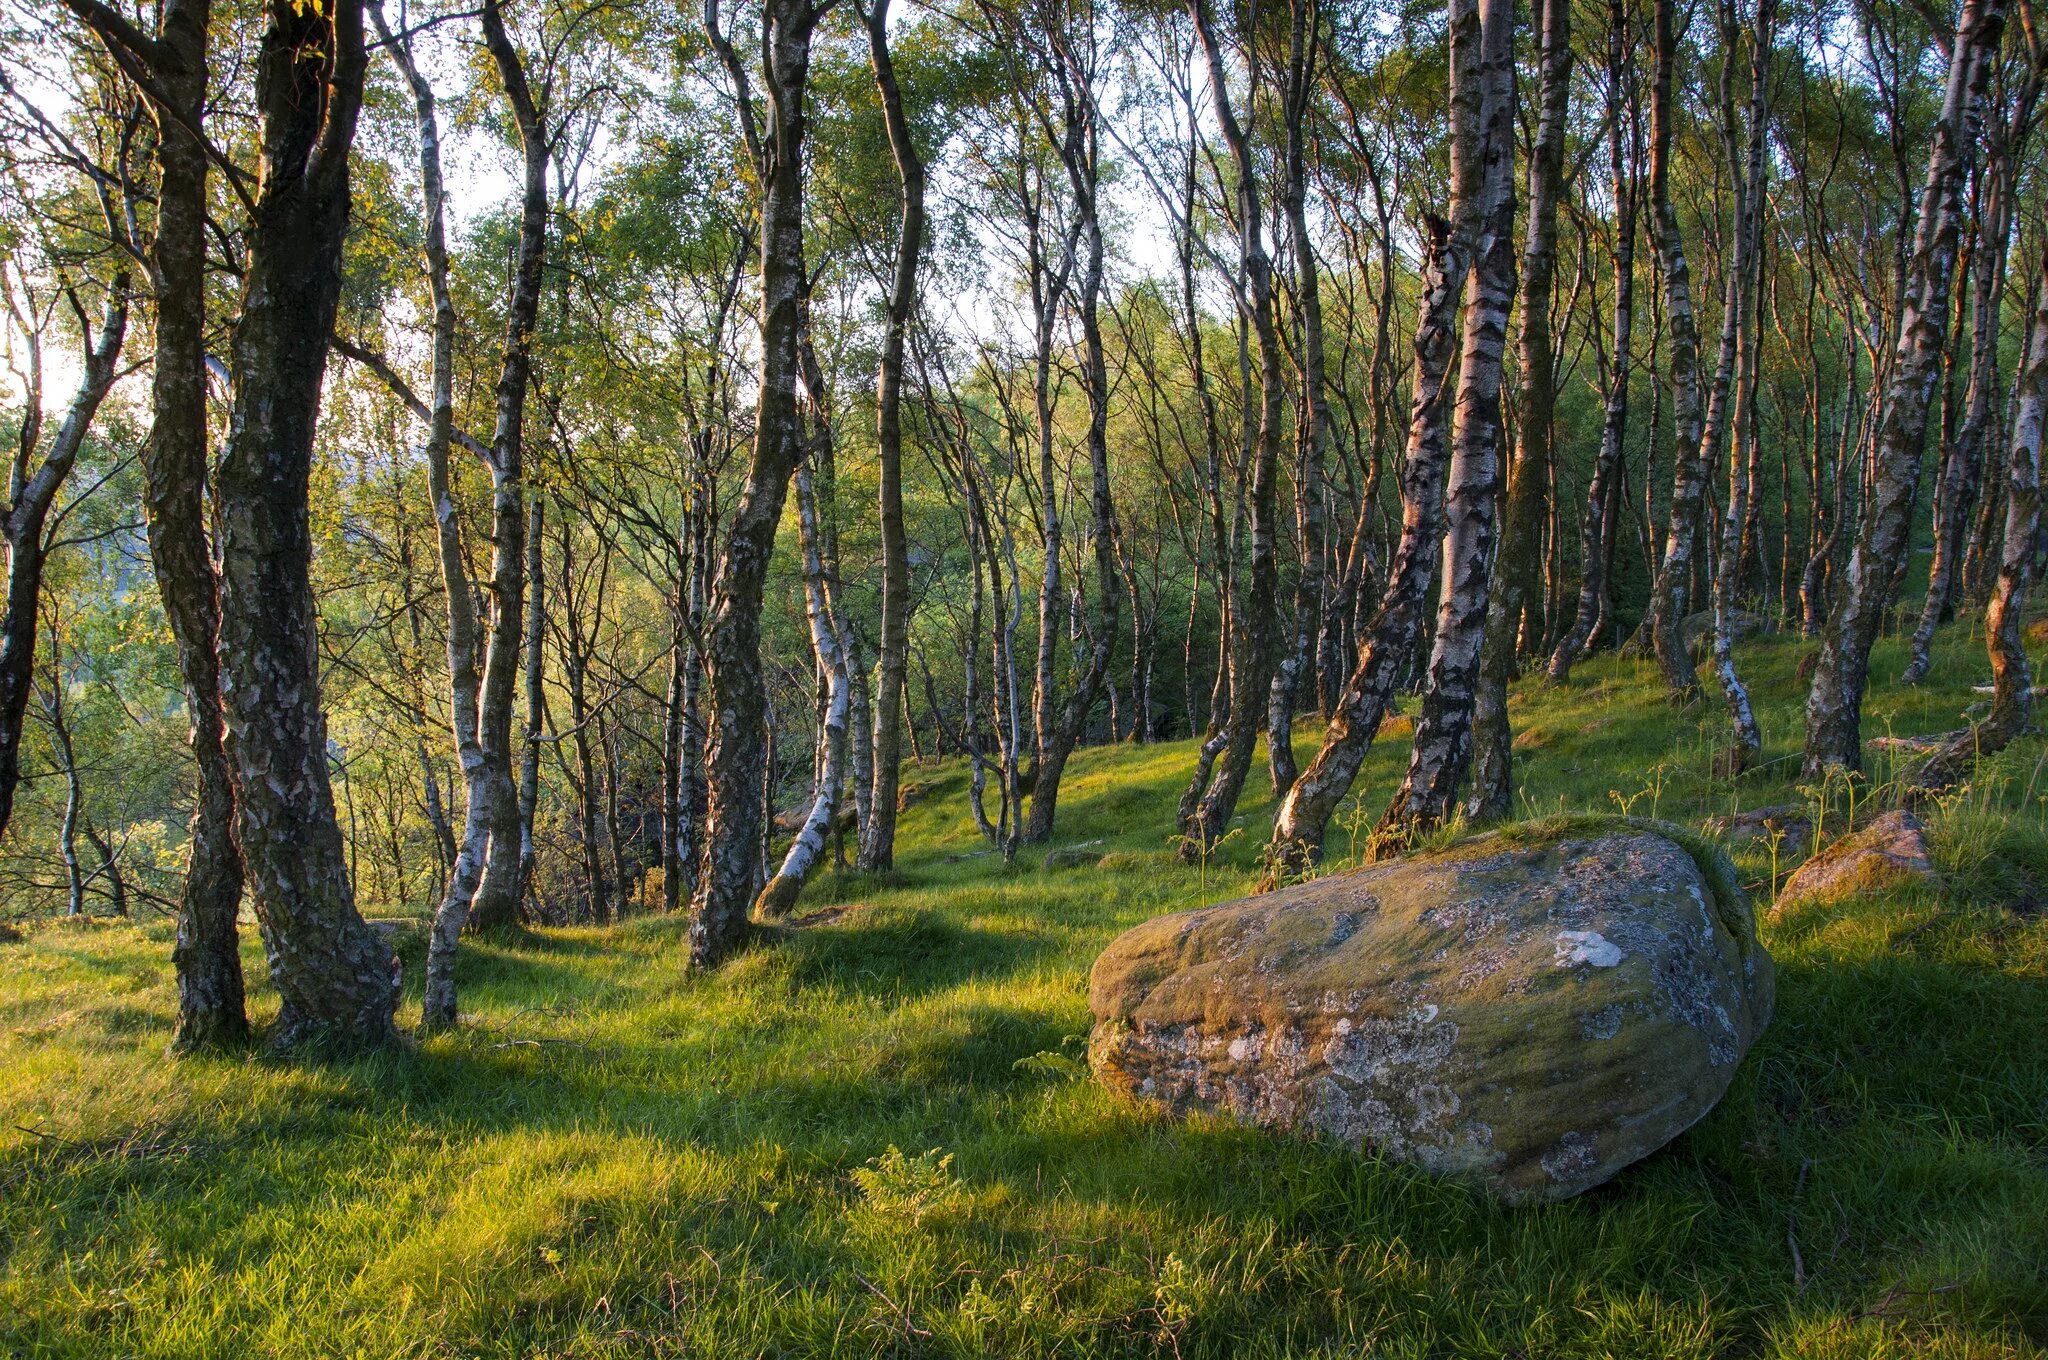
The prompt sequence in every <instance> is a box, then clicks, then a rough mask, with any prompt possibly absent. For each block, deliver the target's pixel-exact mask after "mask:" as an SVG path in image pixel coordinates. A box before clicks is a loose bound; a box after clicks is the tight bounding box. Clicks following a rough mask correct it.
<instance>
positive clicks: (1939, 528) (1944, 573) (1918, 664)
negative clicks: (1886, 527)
mask: <svg viewBox="0 0 2048 1360" xmlns="http://www.w3.org/2000/svg"><path fill="white" fill-rule="evenodd" d="M1988 152H1989V154H1988V155H1987V156H1986V158H1985V159H1986V164H1985V166H1984V171H1983V174H1982V176H1981V180H1980V183H1981V185H1982V190H1981V192H1980V193H1979V195H1978V199H1977V204H1976V219H1977V239H1976V242H1975V244H1974V246H1973V247H1972V249H1971V266H1970V268H1969V270H1968V271H1967V272H1968V273H1969V275H1970V285H1971V287H1970V370H1969V373H1970V377H1969V388H1968V391H1967V393H1966V395H1965V396H1964V399H1963V400H1964V407H1963V420H1962V424H1961V426H1960V427H1959V428H1958V429H1957V431H1956V436H1955V439H1954V440H1953V441H1952V442H1951V443H1950V445H1949V448H1948V452H1947V456H1946V457H1945V458H1944V459H1943V460H1942V471H1941V482H1940V485H1939V486H1938V488H1937V489H1936V491H1935V495H1934V516H1933V521H1934V560H1933V562H1932V563H1931V564H1929V566H1928V569H1927V597H1926V598H1925V599H1924V600H1922V601H1921V605H1920V623H1919V626H1917V627H1916V628H1914V630H1913V643H1912V648H1913V651H1912V657H1911V659H1910V660H1909V661H1907V663H1906V670H1905V673H1904V674H1902V675H1901V676H1900V677H1899V679H1900V681H1901V682H1902V683H1904V684H1908V685H1917V684H1919V683H1920V682H1921V681H1922V680H1924V679H1926V678H1927V672H1928V670H1929V669H1930V668H1931V667H1932V666H1933V664H1934V630H1935V629H1937V628H1939V627H1940V626H1941V625H1942V624H1944V623H1946V622H1948V621H1949V619H1950V618H1952V617H1953V616H1954V614H1955V602H1956V596H1957V594H1958V587H1959V586H1960V584H1961V581H1962V572H1961V566H1962V558H1963V552H1964V544H1963V535H1964V531H1965V530H1966V529H1968V527H1969V524H1970V511H1971V510H1972V509H1973V508H1974V507H1975V506H1976V504H1977V501H1978V498H1979V492H1980V490H1981V489H1982V485H1983V474H1984V449H1985V446H1986V444H1987V443H1988V442H1989V441H1990V438H1991V405H1992V402H1993V400H1994V399H1995V393H1996V389H1997V386H1998V318H1999V314H2000V312H2001V311H2003V310H2004V307H2005V262H2006V251H2007V248H2008V246H2009V244H2010V242H2011V238H2012V219H2011V215H2010V212H2009V210H2008V209H2007V206H2006V205H2007V203H2008V201H2009V195H2010V190H2009V188H2008V183H2009V177H2010V175H2011V166H2010V163H2009V162H2008V161H2007V160H2006V158H2005V156H2004V155H2003V154H2001V148H1999V147H1998V146H1996V145H1995V144H1994V145H1993V146H1992V147H1990V148H1988Z"/></svg>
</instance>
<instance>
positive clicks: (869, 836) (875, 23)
mask: <svg viewBox="0 0 2048 1360" xmlns="http://www.w3.org/2000/svg"><path fill="white" fill-rule="evenodd" d="M861 20H862V22H863V24H864V25H865V26H866V28H867V31H868V57H869V62H870V64H871V65H872V66H873V67H874V72H875V89H876V92H877V93H878V95H879V96H880V98H881V102H882V120H883V123H884V125H885V127H886V129H887V131H888V134H889V152H890V156H891V158H892V159H893V160H894V161H895V163H896V181H897V185H898V190H899V193H900V196H901V199H902V217H901V220H900V221H899V223H898V225H897V229H896V264H895V272H894V273H893V275H892V276H891V278H890V283H889V312H888V322H887V325H886V327H885V329H884V330H883V333H882V357H881V363H880V368H879V372H878V375H877V377H876V380H875V435H876V438H875V446H876V451H877V455H878V458H877V461H878V463H879V465H880V466H879V470H878V474H877V495H878V497H879V501H880V506H879V511H880V524H881V530H882V631H881V642H880V647H879V654H878V656H877V657H876V666H875V712H874V781H873V785H872V790H873V791H872V793H871V794H870V797H869V808H868V815H867V819H866V821H865V822H864V823H863V824H862V826H861V828H860V857H859V863H860V867H861V868H863V869H865V870H868V871H869V872H875V871H880V870H886V869H888V868H890V867H891V866H892V865H893V864H894V863H895V856H896V799H897V784H898V780H899V776H900V774H901V770H902V765H903V713H904V677H905V676H906V674H907V673H908V667H909V660H910V557H909V547H908V545H907V543H906V541H905V537H904V527H903V413H902V412H903V348H904V337H905V336H906V334H907V333H908V332H909V329H910V313H911V309H912V308H913V307H914V306H915V305H916V302H917V258H918V252H919V251H920V250H922V249H923V246H924V159H923V158H922V157H921V156H919V155H918V152H917V144H916V142H915V140H913V138H912V137H911V133H910V120H909V119H908V118H907V117H906V116H905V114H904V112H903V96H902V93H901V92H900V91H899V90H898V89H897V85H896V66H895V63H894V62H893V61H891V60H890V55H889V30H888V24H889V0H874V3H873V4H872V5H870V6H869V7H868V8H866V9H865V10H863V11H862V13H861Z"/></svg>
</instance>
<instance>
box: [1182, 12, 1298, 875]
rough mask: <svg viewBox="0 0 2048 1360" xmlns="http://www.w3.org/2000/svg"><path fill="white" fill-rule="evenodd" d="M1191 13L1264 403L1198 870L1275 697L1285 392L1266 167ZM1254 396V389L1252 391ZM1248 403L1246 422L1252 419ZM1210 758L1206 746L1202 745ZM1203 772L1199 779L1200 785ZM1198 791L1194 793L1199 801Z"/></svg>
mask: <svg viewBox="0 0 2048 1360" xmlns="http://www.w3.org/2000/svg"><path fill="white" fill-rule="evenodd" d="M1189 12H1190V13H1191V14H1192V15H1193V16H1194V21H1195V28H1196V30H1197V32H1198V33H1199V34H1200V36H1201V41H1202V52H1203V56H1204V58H1205V59H1206V62H1207V65H1208V69H1209V87H1210V93H1211V96H1212V97H1213V99H1214V102H1215V110H1216V119H1217V122H1218V124H1219V125H1220V126H1221V128H1222V130H1223V139H1224V142H1225V143H1226V144H1227V145H1228V146H1229V148H1230V154H1231V160H1232V162H1233V163H1234V164H1235V166H1236V169H1237V179H1238V185H1237V213H1238V227H1239V231H1240V242H1239V244H1240V248H1241V252H1242V253H1241V260H1242V268H1243V274H1244V289H1245V299H1244V302H1243V304H1242V305H1243V308H1244V310H1246V311H1248V312H1249V314H1250V315H1249V321H1250V324H1251V328H1252V330H1253V332H1254V333H1255V334H1256V335H1257V337H1258V345H1259V388H1260V404H1259V411H1258V416H1257V429H1256V431H1255V432H1254V434H1253V438H1252V440H1251V458H1250V460H1249V461H1250V464H1251V466H1250V469H1249V475H1250V487H1249V493H1250V500H1251V505H1250V511H1251V526H1250V528H1251V560H1250V561H1249V562H1248V563H1247V564H1246V565H1247V578H1248V579H1246V580H1245V582H1244V583H1243V588H1242V589H1241V591H1240V592H1239V594H1238V596H1237V600H1236V604H1235V606H1234V608H1233V610H1232V613H1233V615H1234V617H1233V619H1232V623H1233V625H1234V626H1233V628H1232V630H1231V636H1230V707H1229V712H1228V714H1227V716H1226V717H1225V719H1224V724H1223V729H1222V731H1221V732H1220V733H1219V734H1218V741H1219V749H1218V751H1217V752H1216V754H1215V756H1214V759H1215V762H1216V763H1215V770H1214V773H1213V775H1210V776H1209V778H1208V779H1207V786H1206V788H1204V789H1203V791H1202V793H1201V794H1200V797H1199V800H1198V801H1193V802H1192V805H1191V800H1190V799H1189V798H1186V797H1184V798H1183V799H1182V807H1183V809H1184V810H1185V811H1186V815H1185V816H1184V817H1183V818H1182V823H1181V835H1182V838H1183V839H1182V841H1181V857H1182V858H1183V859H1186V860H1189V861H1193V860H1195V859H1198V858H1201V857H1202V856H1204V855H1205V854H1206V853H1207V847H1209V846H1212V845H1214V844H1216V842H1218V841H1219V840H1221V839H1222V837H1223V835H1224V832H1225V830H1226V829H1227V828H1228V827H1229V825H1230V818H1231V814H1232V813H1233V812H1235V811H1236V809H1237V798H1238V794H1239V793H1240V792H1241V791H1242V790H1243V788H1244V781H1245V776H1246V775H1247V774H1248V773H1249V772H1250V770H1251V763H1252V753H1253V749H1254V748H1255V747H1256V745H1257V743H1258V739H1259V728H1260V726H1261V722H1260V720H1261V718H1262V717H1264V716H1265V715H1264V714H1263V713H1262V712H1261V709H1262V707H1264V705H1265V701H1266V700H1267V698H1268V688H1269V686H1270V684H1271V678H1272V665H1273V644H1274V641H1275V637H1274V635H1275V633H1276V632H1277V629H1276V627H1275V624H1276V622H1277V620H1276V619H1275V613H1276V610H1277V606H1278V600H1277V595H1278V581H1277V579H1276V577H1277V563H1276V560H1275V554H1274V521H1275V519H1276V518H1277V493H1276V488H1275V482H1276V481H1277V476H1276V472H1277V464H1278V461H1279V443H1280V421H1281V418H1282V416H1281V410H1282V406H1283V404H1284V401H1285V396H1286V393H1285V390H1284V385H1283V379H1282V377H1281V359H1280V336H1279V332H1278V329H1277V328H1276V326H1275V324H1274V320H1273V266H1272V261H1271V259H1270V258H1269V257H1268V255H1267V253H1266V243H1265V236H1264V228H1263V223H1264V220H1265V219H1264V214H1263V209H1262V208H1261V206H1260V201H1259V184H1258V167H1257V162H1256V161H1255V159H1254V157H1253V154H1252V148H1251V143H1250V141H1249V140H1248V138H1247V137H1246V135H1245V132H1244V128H1243V126H1242V124H1240V123H1239V121H1238V118H1237V114H1236V112H1235V110H1234V108H1233V106H1232V103H1231V98H1230V86H1229V81H1228V78H1227V76H1226V74H1225V71H1224V64H1223V50H1222V47H1221V45H1220V44H1219V43H1218V41H1217V37H1216V28H1215V24H1214V22H1213V21H1212V19H1211V17H1210V14H1209V8H1208V4H1207V0H1189ZM1247 390H1249V386H1248V385H1247ZM1249 405H1250V403H1249V400H1247V402H1246V406H1247V411H1246V418H1247V422H1248V423H1249V421H1250V419H1251V413H1250V411H1249ZM1204 755H1205V758H1207V755H1208V747H1207V743H1205V744H1204ZM1202 773H1203V772H1202V771H1198V773H1197V778H1198V780H1199V779H1200V777H1201V774H1202ZM1195 787H1196V785H1190V787H1189V790H1188V792H1189V794H1193V793H1194V790H1195Z"/></svg>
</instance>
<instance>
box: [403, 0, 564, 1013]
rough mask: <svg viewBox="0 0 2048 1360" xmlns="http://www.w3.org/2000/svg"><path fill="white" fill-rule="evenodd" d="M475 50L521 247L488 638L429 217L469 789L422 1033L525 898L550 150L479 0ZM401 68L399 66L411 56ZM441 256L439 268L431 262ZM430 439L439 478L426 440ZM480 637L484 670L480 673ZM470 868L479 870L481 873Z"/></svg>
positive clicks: (504, 371)
mask: <svg viewBox="0 0 2048 1360" xmlns="http://www.w3.org/2000/svg"><path fill="white" fill-rule="evenodd" d="M483 33H484V46H485V47H486V48H487V49H489V51H490V54H491V60H492V63H493V64H494V65H495V66H496V67H497V70H498V79H499V81H500V82H501V83H502V84H503V86H504V88H505V100H506V103H507V104H508V105H509V106H510V107H511V110H512V119H513V125H514V126H515V127H516V128H517V129H518V132H519V142H520V149H521V152H522V170H523V174H522V176H521V181H520V211H519V242H518V245H517V247H516V249H515V252H514V255H513V265H512V280H511V285H510V289H509V292H508V296H507V298H506V306H505V338H504V342H503V347H502V349H501V351H500V355H499V363H498V386H497V394H496V395H497V409H496V413H495V421H494V425H493V429H492V433H491V445H490V458H489V464H490V472H491V599H492V611H491V626H490V636H489V640H488V642H483V641H482V638H481V636H480V634H481V624H480V620H479V618H478V611H477V608H476V597H475V593H474V589H473V587H472V586H471V583H470V580H469V573H468V570H467V568H466V567H465V566H464V565H463V563H462V545H461V541H460V533H459V526H458V525H457V523H456V521H455V509H454V505H453V502H452V501H451V500H450V498H449V485H448V435H449V430H450V426H449V424H447V423H445V422H444V418H443V409H444V408H443V405H442V403H443V402H444V401H448V402H449V403H450V405H449V406H448V407H447V408H446V409H447V411H448V421H451V422H452V418H453V415H452V413H453V407H452V390H453V389H452V376H451V377H450V378H449V379H448V380H447V381H448V382H449V384H450V385H449V386H448V387H447V388H446V389H445V390H444V386H443V382H444V380H443V376H442V368H441V364H442V360H443V357H444V350H443V345H444V343H445V344H446V345H448V346H449V347H450V349H449V351H448V352H447V357H448V358H449V360H450V365H449V370H448V371H449V372H450V373H451V374H452V369H453V365H452V346H453V341H454V322H455V313H454V307H453V304H452V303H451V302H450V301H449V300H448V289H447V257H446V249H445V246H444V245H440V244H438V243H436V242H435V241H433V240H432V239H431V237H432V236H433V235H435V234H438V231H439V226H440V224H439V222H438V221H430V225H429V233H430V240H429V244H428V273H429V275H430V277H432V276H435V275H437V274H438V281H437V282H436V283H435V285H434V313H435V321H434V362H435V377H434V412H433V425H432V428H431V430H430V431H429V436H428V438H429V459H430V463H429V483H430V494H432V496H433V498H434V518H435V522H436V524H437V525H438V526H439V532H440V536H441V559H442V570H443V573H444V579H445V584H446V586H447V594H448V675H449V681H450V686H449V688H450V692H451V695H452V703H451V710H450V717H451V720H452V726H453V730H454V737H455V746H456V753H457V757H458V758H459V759H460V761H461V763H462V773H463V778H464V781H465V782H466V784H467V785H468V790H469V804H468V811H467V813H466V815H465V818H464V824H463V835H462V848H461V850H460V851H459V852H458V854H457V857H456V859H457V867H456V871H455V872H454V873H452V874H451V875H450V876H449V884H448V890H447V891H446V892H445V893H443V894H442V897H441V902H440V905H439V906H438V907H437V908H436V910H435V912H434V926H433V930H432V932H431V933H430V934H429V936H428V939H427V980H426V995H425V997H424V999H423V1001H422V1005H421V1022H422V1023H423V1024H424V1025H425V1026H426V1027H427V1028H429V1029H434V1028H440V1027H443V1026H447V1025H452V1024H454V1023H455V1018H456V995H455V951H456V946H457V941H458V940H459V939H460V937H461V934H462V930H463V927H464V926H465V925H468V924H469V923H470V922H471V921H472V920H473V921H474V923H475V924H476V925H477V926H478V927H479V928H487V927H492V926H502V925H506V924H509V923H510V922H511V921H513V920H515V919H516V918H517V916H518V913H519V903H520V899H521V897H522V895H523V888H524V883H523V881H522V880H523V874H522V871H521V866H520V841H521V834H520V816H519V792H518V786H517V784H516V783H515V782H514V777H513V770H512V739H513V730H514V729H513V705H514V701H515V699H516V697H517V692H518V687H519V659H520V648H521V645H522V643H523V641H524V639H523V637H522V636H521V634H522V632H523V626H524V621H525V603H526V565H527V564H526V547H527V545H526V518H527V513H526V510H527V507H526V486H525V440H526V396H527V389H528V387H529V386H530V384H531V379H532V374H533V353H532V346H533V332H534V325H535V321H536V319H537V318H538V316H539V313H540V286H541V268H542V264H543V261H544V258H545V255H546V250H547V225H548V179H547V175H548V146H547V137H546V134H545V133H544V131H543V129H542V126H541V116H540V111H539V109H538V107H537V106H536V105H535V102H534V97H533V92H532V90H531V89H530V88H529V87H528V85H527V80H526V68H525V64H524V62H523V61H522V60H521V58H520V56H519V52H518V50H517V49H516V48H514V47H513V45H512V40H511V37H510V35H509V34H508V33H507V32H506V31H505V21H504V15H503V13H502V11H501V10H500V8H499V5H498V3H497V0H485V4H484V7H483ZM408 65H409V63H408ZM408 79H409V80H410V81H411V82H412V84H413V91H414V96H415V99H416V100H417V101H418V105H419V114H418V116H419V121H420V160H421V178H422V185H423V188H424V190H425V193H426V198H427V203H428V211H429V216H430V219H438V218H439V216H440V209H441V206H442V198H441V185H440V174H439V166H438V160H439V157H438V154H437V155H436V156H435V158H434V159H435V165H434V168H433V170H432V173H431V176H430V175H429V171H428V167H427V161H428V147H429V145H430V140H431V138H430V133H431V129H432V119H433V103H432V100H433V94H432V91H431V90H429V89H428V88H427V86H426V84H425V82H424V81H420V80H418V79H417V78H416V76H415V75H414V74H413V73H411V72H410V71H408ZM437 251H438V253H439V257H440V258H439V260H438V262H437V261H436V259H435V255H436V253H437ZM436 444H438V468H439V473H438V476H436V475H435V473H434V466H435V465H434V461H433V459H434V448H435V445H436ZM480 644H481V645H482V648H483V652H484V656H483V669H482V674H481V676H479V674H478V671H477V651H478V648H479V645H480ZM479 862H481V874H480V875H479Z"/></svg>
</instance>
